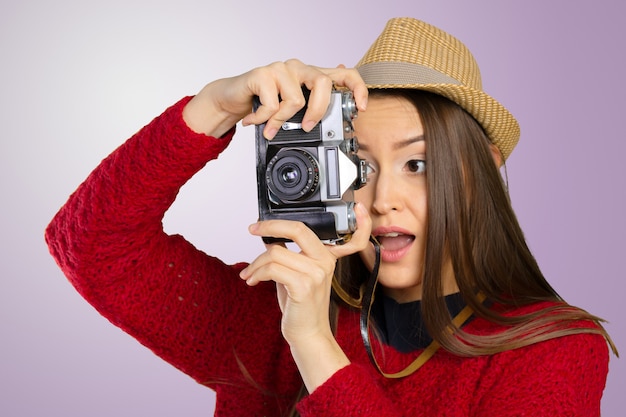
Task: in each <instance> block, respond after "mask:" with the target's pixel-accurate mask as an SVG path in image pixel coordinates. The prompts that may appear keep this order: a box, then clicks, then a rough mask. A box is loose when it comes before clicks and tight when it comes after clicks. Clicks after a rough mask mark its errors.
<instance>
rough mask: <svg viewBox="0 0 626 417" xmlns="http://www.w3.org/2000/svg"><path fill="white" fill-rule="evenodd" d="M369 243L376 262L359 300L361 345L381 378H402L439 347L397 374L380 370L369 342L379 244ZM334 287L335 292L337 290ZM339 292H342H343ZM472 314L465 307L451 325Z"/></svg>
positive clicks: (435, 345)
mask: <svg viewBox="0 0 626 417" xmlns="http://www.w3.org/2000/svg"><path fill="white" fill-rule="evenodd" d="M370 242H372V244H373V245H374V250H375V254H376V260H375V262H374V267H373V268H372V272H371V273H370V276H369V278H368V280H367V283H366V284H365V288H364V290H363V291H362V294H361V300H359V301H360V306H358V307H360V308H361V318H360V328H361V338H362V339H363V345H364V346H365V350H366V351H367V356H368V357H369V359H370V361H371V362H372V364H373V365H374V366H375V367H376V369H378V371H379V372H380V373H381V374H382V375H383V376H385V377H386V378H391V379H398V378H404V377H406V376H409V375H411V374H412V373H414V372H415V371H417V370H418V369H419V368H420V367H421V366H422V365H424V364H425V363H426V362H427V361H428V360H429V359H430V358H432V357H433V355H434V354H435V352H437V350H438V349H439V347H440V345H439V343H438V342H437V341H436V340H433V341H432V343H431V344H430V345H428V346H427V347H426V349H424V350H423V351H422V353H420V354H419V355H418V356H417V358H415V360H413V362H411V363H410V364H409V365H408V366H407V367H406V368H404V369H403V370H401V371H399V372H394V373H387V372H384V371H383V370H382V369H381V367H380V365H379V364H378V362H377V361H376V357H375V356H374V352H373V350H372V343H371V340H370V332H369V322H370V315H371V312H372V305H373V304H374V294H375V292H376V286H377V284H378V269H379V267H380V244H379V243H378V241H376V239H375V238H374V237H370ZM336 287H339V285H337V286H336ZM336 287H335V290H337V288H336ZM341 291H342V292H343V290H341ZM344 294H345V292H344ZM342 298H343V297H342ZM480 298H483V297H480ZM481 301H482V300H481ZM472 314H473V310H472V309H471V307H470V306H469V305H468V306H465V308H463V310H461V312H460V313H459V314H457V315H456V316H455V317H454V319H452V324H453V325H454V326H455V327H456V328H459V327H461V326H462V325H463V323H465V322H466V321H467V320H468V319H469V318H470V317H471V316H472Z"/></svg>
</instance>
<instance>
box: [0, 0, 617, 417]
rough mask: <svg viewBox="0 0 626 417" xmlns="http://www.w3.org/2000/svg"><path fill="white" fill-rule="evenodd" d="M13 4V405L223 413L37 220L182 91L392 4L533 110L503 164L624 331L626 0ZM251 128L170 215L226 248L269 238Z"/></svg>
mask: <svg viewBox="0 0 626 417" xmlns="http://www.w3.org/2000/svg"><path fill="white" fill-rule="evenodd" d="M16 3H17V2H8V1H3V3H2V6H1V11H0V57H1V62H2V64H1V65H0V83H1V86H2V88H1V92H2V93H1V94H0V109H1V111H0V129H1V130H0V132H1V133H0V138H1V143H2V152H0V158H1V164H0V169H1V170H2V175H1V176H0V184H1V186H2V189H1V192H2V196H3V197H2V201H3V202H2V204H1V205H0V207H1V210H2V216H0V221H1V222H2V223H1V228H0V230H1V231H2V238H1V243H2V247H1V249H2V250H1V252H0V259H1V261H2V262H1V265H2V277H1V278H0V333H1V334H2V339H1V343H0V384H1V385H2V386H1V387H0V415H2V416H7V417H11V416H39V415H47V416H68V417H71V416H91V417H98V416H111V415H116V416H120V417H124V416H144V415H145V416H147V415H149V416H154V417H157V416H171V415H186V416H207V415H211V414H212V409H213V394H212V392H211V391H209V390H207V389H205V388H202V387H200V386H198V385H196V384H195V383H194V382H193V381H192V380H191V379H190V378H189V377H187V376H185V375H183V374H181V373H180V372H178V371H177V370H175V369H173V368H172V367H170V366H169V365H167V364H165V363H164V362H162V361H161V360H160V359H159V358H157V357H155V356H154V355H153V354H152V353H151V352H150V351H148V350H146V349H145V348H144V347H142V346H140V345H139V344H137V343H136V342H135V341H134V340H133V339H131V338H130V337H129V336H127V335H126V334H124V333H122V332H121V331H120V330H118V329H117V328H115V327H113V326H112V325H110V324H109V323H108V322H107V321H106V320H105V319H103V318H102V317H100V316H99V315H98V314H97V313H96V312H95V311H94V310H93V309H92V308H91V307H90V306H89V305H87V303H86V302H84V301H83V300H82V299H81V298H80V297H79V296H78V295H77V294H76V292H75V291H74V290H73V289H72V288H71V286H70V285H69V284H68V283H67V281H66V280H65V279H64V277H63V276H62V274H61V272H60V271H59V269H58V268H57V267H56V265H55V264H54V262H53V260H52V258H51V257H50V256H49V255H48V252H47V248H46V247H45V245H44V242H43V230H44V228H45V226H46V224H47V223H48V222H49V221H50V219H51V217H52V216H53V214H54V213H55V212H56V210H57V209H58V208H59V207H60V206H61V205H62V204H63V202H64V201H65V199H66V198H67V196H68V195H69V194H70V193H71V192H72V191H73V190H74V189H75V188H76V186H77V185H78V184H79V183H80V182H81V181H82V180H83V179H84V177H85V176H86V175H87V174H88V173H89V172H90V171H91V169H93V167H94V166H95V165H96V164H97V163H98V162H99V161H100V160H101V159H102V158H103V157H104V156H106V155H107V154H108V153H109V152H110V151H112V150H113V149H114V148H115V147H116V146H118V145H119V144H120V143H122V142H123V141H124V140H125V139H126V138H127V137H129V136H130V135H131V134H132V133H134V132H135V131H136V130H137V129H139V128H140V127H141V126H143V125H144V124H146V123H147V122H149V121H150V120H151V119H152V118H153V117H154V116H156V115H158V114H159V113H160V112H161V111H162V110H163V109H164V108H166V107H167V106H169V105H170V104H172V103H173V102H175V101H176V100H178V99H179V98H180V97H182V96H183V95H188V94H194V93H195V92H197V91H198V90H199V89H200V88H201V87H202V86H203V85H204V84H205V83H206V82H208V81H210V80H213V79H215V78H218V77H223V76H230V75H234V74H238V73H241V72H243V71H246V70H248V69H249V68H251V67H253V66H257V65H263V64H266V63H269V62H272V61H275V60H284V59H287V58H291V57H298V58H300V59H302V60H304V61H306V62H310V63H313V64H316V65H320V66H335V65H337V64H339V63H344V64H346V65H352V64H354V63H356V61H357V60H358V59H359V57H360V56H361V55H362V54H363V53H364V52H365V50H366V48H367V47H368V46H369V45H370V43H371V42H372V41H373V40H374V38H375V37H376V36H377V35H378V33H379V32H380V30H381V29H382V27H383V25H384V23H385V22H386V21H387V19H388V18H390V17H394V16H405V15H407V16H413V17H418V18H421V19H423V20H426V21H428V22H430V23H433V24H435V25H437V26H440V27H441V28H443V29H445V30H447V31H449V32H450V33H452V34H454V35H456V36H457V37H459V38H460V39H461V40H463V41H464V42H465V43H466V44H467V45H468V46H469V48H470V49H471V50H472V51H473V52H474V54H475V56H476V58H477V60H478V62H479V64H480V66H481V70H482V73H483V80H484V86H485V89H486V91H487V92H489V93H490V94H492V95H493V96H494V97H496V98H497V99H499V100H500V101H501V102H502V103H504V104H505V105H506V106H507V107H508V108H509V109H510V110H511V111H512V112H513V114H515V115H516V116H517V118H518V119H519V121H520V123H521V126H522V139H521V142H520V144H519V146H518V148H517V149H516V150H515V152H514V153H513V155H512V156H511V158H510V159H509V162H508V176H509V185H510V190H511V197H512V200H513V204H514V206H515V208H516V210H517V213H518V215H519V218H520V221H521V223H522V226H523V227H524V230H525V232H526V235H527V238H528V241H529V244H530V246H531V248H532V250H533V251H534V253H535V255H536V257H537V259H538V261H539V263H540V265H541V266H542V268H543V269H544V272H545V273H546V275H547V276H548V277H549V280H550V281H551V282H552V284H553V285H554V286H555V287H556V288H557V290H558V291H559V292H560V293H561V294H562V295H563V296H564V297H565V298H566V299H567V300H568V301H570V302H571V303H573V304H576V305H579V306H581V307H584V308H586V309H587V310H589V311H591V312H593V313H595V314H597V315H599V316H601V317H604V318H606V319H607V320H608V321H609V324H608V325H607V329H608V330H609V332H610V333H611V335H612V336H613V338H614V340H615V342H616V343H617V344H618V346H619V347H621V348H622V351H625V350H626V330H625V326H624V323H623V322H621V321H620V320H621V319H622V317H623V314H620V307H621V303H622V302H623V299H624V296H623V289H624V268H623V259H624V253H623V252H624V248H625V246H626V245H625V238H624V236H625V234H626V222H625V220H624V218H625V213H626V204H625V201H624V197H625V191H624V179H625V171H624V167H623V159H624V154H625V153H626V143H625V139H626V138H625V134H624V127H623V122H624V119H625V114H624V110H625V106H624V104H623V99H624V97H625V96H626V89H625V87H624V85H625V83H624V75H625V74H626V65H625V63H624V50H625V46H624V41H625V40H626V29H624V27H625V26H624V24H623V19H624V10H623V6H621V5H620V2H619V1H617V0H616V1H596V2H583V1H516V2H513V1H510V2H509V1H498V0H492V1H487V0H480V1H477V0H474V1H471V2H468V1H465V0H456V1H453V0H448V1H441V0H437V1H435V0H432V1H416V0H413V1H406V0H403V1H401V2H400V1H398V2H396V1H384V2H380V1H372V0H367V1H363V2H338V1H329V0H316V1H315V2H308V3H305V2H294V1H274V2H260V1H250V0H243V1H239V2H234V1H233V2H217V1H199V0H196V1H194V0H180V1H176V2H172V1H169V2H163V1H147V0H146V1H133V0H125V1H120V0H111V1H108V2H97V3H96V2H82V1H78V0H74V1H72V0H59V1H56V2H46V1H43V0H35V1H22V2H19V5H15V4H16ZM252 139H253V131H252V129H251V128H241V129H240V130H239V132H238V136H237V138H236V140H235V141H234V142H233V144H232V146H231V147H230V148H229V149H228V150H227V151H226V152H225V153H224V155H223V157H222V158H220V160H219V161H217V162H216V163H214V164H211V165H210V166H208V167H207V168H206V169H205V170H203V171H202V172H201V173H199V174H198V175H197V176H196V177H194V178H193V179H192V180H191V181H190V182H189V183H188V184H187V185H186V186H185V187H184V188H183V190H182V191H181V194H180V197H179V199H178V201H177V202H176V203H175V205H174V206H173V207H172V209H171V210H170V211H169V212H168V214H167V216H166V221H165V225H166V229H167V230H168V231H171V232H177V233H182V234H184V235H185V236H187V238H188V239H189V240H191V241H192V242H193V243H194V244H196V245H197V246H198V247H199V248H201V249H203V250H205V251H207V252H208V253H211V254H214V255H217V256H219V257H221V258H223V259H224V260H225V261H227V262H234V261H239V260H251V259H253V257H254V256H255V254H256V253H258V252H259V251H260V249H261V245H260V243H259V242H258V241H257V239H254V238H252V237H250V236H248V234H247V232H246V226H247V225H248V224H249V223H251V222H253V221H254V220H255V219H256V194H255V183H254V175H255V173H254V154H253V142H252ZM217 172H219V173H220V175H219V177H216V176H215V174H216V173H217ZM215 178H219V180H218V181H216V180H215ZM231 192H232V194H231ZM231 195H232V197H231ZM209 196H213V198H210V197H209ZM215 196H218V197H219V196H222V197H223V198H215ZM215 216H218V217H221V218H222V220H219V221H218V222H217V223H218V224H216V222H215V219H214V218H215ZM209 218H212V219H211V220H209ZM620 300H621V301H620ZM581 359H582V360H584V358H581ZM572 366H575V364H572ZM624 370H625V365H624V361H623V360H621V361H620V360H618V359H616V358H615V357H611V363H610V373H609V378H608V382H607V388H606V390H605V395H604V399H603V402H602V410H603V415H605V416H618V415H623V410H624V409H625V408H626V402H625V400H624V386H625V384H626V377H625V375H624ZM584 389H585V388H584V387H581V390H584ZM442 401H445V398H442Z"/></svg>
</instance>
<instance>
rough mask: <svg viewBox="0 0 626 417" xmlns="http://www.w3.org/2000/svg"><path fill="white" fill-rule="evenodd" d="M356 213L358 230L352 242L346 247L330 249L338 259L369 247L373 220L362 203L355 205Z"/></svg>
mask: <svg viewBox="0 0 626 417" xmlns="http://www.w3.org/2000/svg"><path fill="white" fill-rule="evenodd" d="M354 213H355V215H356V221H357V229H356V230H355V232H354V233H353V234H352V237H351V239H350V241H349V242H347V243H346V244H344V245H335V246H332V247H330V249H329V250H330V252H331V253H332V254H333V255H334V256H335V257H337V258H341V257H343V256H347V255H351V254H353V253H356V252H360V251H362V250H363V249H365V248H366V247H367V245H369V240H370V235H371V233H372V219H371V217H370V216H369V213H368V212H367V209H366V208H365V206H364V205H363V204H361V203H357V204H356V205H355V207H354Z"/></svg>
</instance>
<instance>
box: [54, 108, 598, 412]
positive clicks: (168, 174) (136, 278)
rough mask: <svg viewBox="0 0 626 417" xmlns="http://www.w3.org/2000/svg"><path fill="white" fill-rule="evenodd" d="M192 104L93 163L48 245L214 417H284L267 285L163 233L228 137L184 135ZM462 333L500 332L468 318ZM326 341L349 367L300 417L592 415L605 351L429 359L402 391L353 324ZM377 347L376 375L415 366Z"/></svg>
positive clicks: (591, 339) (555, 346) (593, 340)
mask: <svg viewBox="0 0 626 417" xmlns="http://www.w3.org/2000/svg"><path fill="white" fill-rule="evenodd" d="M189 99H190V98H189V97H187V98H185V99H183V100H181V101H180V102H178V103H177V104H175V105H174V106H172V107H170V108H169V109H167V110H166V111H165V112H164V113H163V114H162V115H161V116H159V117H157V118H156V119H154V120H153V121H152V122H151V123H150V124H149V125H147V126H146V127H144V128H143V129H141V130H140V131H139V132H138V133H136V134H135V135H134V136H133V137H132V138H130V139H129V140H128V141H127V142H126V143H124V144H123V145H122V146H120V147H119V148H118V149H116V150H115V151H114V152H113V153H112V154H111V155H110V156H109V157H107V158H106V159H105V160H103V161H102V163H101V164H100V165H99V166H98V167H97V168H96V169H95V170H94V171H93V172H92V173H91V174H90V175H89V177H88V178H87V179H86V180H85V182H84V183H83V184H81V185H80V187H79V188H78V189H77V190H76V191H75V192H74V193H73V194H72V195H71V196H70V198H69V200H68V201H67V203H66V204H65V205H64V206H63V207H62V208H61V210H60V211H59V213H58V214H57V215H56V216H55V217H54V219H53V220H52V222H51V223H50V225H49V226H48V228H47V230H46V235H45V237H46V241H47V243H48V245H49V248H50V252H51V254H52V255H53V256H54V258H55V259H56V261H57V263H58V264H59V266H60V267H61V269H62V270H63V272H64V273H65V275H66V276H67V277H68V279H69V280H70V282H71V283H72V284H73V285H74V286H75V287H76V289H77V290H78V291H79V292H80V294H81V295H82V296H83V297H84V298H85V299H86V300H88V301H89V302H90V303H91V304H92V305H93V306H94V307H95V308H96V309H97V310H98V311H99V312H100V313H101V314H102V315H103V316H105V317H106V318H107V319H108V320H110V321H111V322H112V323H113V324H115V325H116V326H119V327H120V328H121V329H123V330H124V331H125V332H127V333H129V334H130V335H131V336H133V337H134V338H136V339H137V340H138V341H139V342H140V343H142V344H143V345H145V346H146V347H148V348H149V349H151V350H152V351H153V352H154V353H155V354H157V355H159V356H160V357H161V358H163V359H164V360H166V361H167V362H169V363H171V364H172V365H173V366H175V367H177V368H178V369H180V370H181V371H182V372H184V373H186V374H188V375H189V376H191V377H192V378H194V379H195V380H196V381H197V382H198V383H200V384H203V385H206V386H207V387H209V388H211V389H213V390H215V391H216V397H217V403H216V411H215V415H216V416H281V415H285V413H286V412H287V411H288V410H289V408H290V407H291V406H292V405H293V403H294V401H295V398H296V396H297V392H298V391H299V389H300V387H301V386H302V382H301V378H300V376H299V373H298V370H297V368H296V366H295V364H294V362H293V359H292V358H291V355H290V352H289V347H288V346H287V344H286V343H285V341H284V339H283V338H282V335H281V333H280V317H281V315H280V310H279V308H278V305H277V301H276V294H275V286H274V285H273V284H272V283H263V284H260V285H258V286H256V287H248V286H247V285H246V284H245V282H243V281H242V280H241V279H239V276H238V273H239V271H240V270H241V269H242V268H243V267H245V264H244V263H240V264H235V265H226V264H224V263H223V262H221V261H220V260H219V259H216V258H214V257H211V256H209V255H207V254H205V253H203V252H202V251H200V250H198V249H196V248H195V247H194V246H193V245H192V244H191V243H189V242H188V241H186V240H185V239H184V238H183V237H181V236H179V235H173V236H170V235H167V234H165V232H164V231H163V227H162V218H163V215H164V213H165V212H166V211H167V209H168V208H169V206H170V205H171V204H172V202H173V201H174V199H175V197H176V194H177V193H178V190H179V189H180V187H182V185H183V184H184V183H185V182H186V181H187V180H188V179H189V178H191V177H192V176H193V175H194V174H195V173H196V172H197V171H198V170H200V169H201V168H202V167H203V166H204V165H205V164H206V163H207V161H210V160H212V159H215V158H217V157H218V155H219V153H220V152H222V151H223V150H224V149H225V148H226V146H227V145H228V143H229V142H230V140H231V139H232V135H233V134H234V129H233V130H232V131H230V132H229V133H228V134H227V135H225V137H223V138H219V139H217V138H211V137H206V136H204V135H200V134H196V133H194V132H193V131H191V130H190V129H189V128H188V127H187V126H186V125H185V123H184V121H183V119H182V109H183V107H184V105H185V104H186V103H187V102H188V101H189ZM233 250H237V249H236V247H233ZM541 307H542V306H541V305H536V306H532V307H527V308H526V310H535V309H538V308H541ZM523 312H524V310H520V311H518V312H516V314H518V313H523ZM466 330H467V331H470V332H473V333H476V334H489V333H492V332H495V331H498V328H497V326H494V325H492V324H490V323H487V322H486V321H484V320H481V319H475V320H473V321H472V322H471V323H470V324H469V325H468V326H467V327H466ZM337 340H338V342H339V343H340V345H341V346H342V348H343V349H344V351H345V352H346V354H347V355H348V357H349V358H350V360H351V361H352V364H351V365H348V366H347V367H345V368H343V369H341V370H340V371H338V372H337V373H336V374H335V375H333V376H332V377H331V378H330V379H329V380H328V381H327V382H326V383H325V384H324V385H322V386H321V387H319V388H318V389H317V390H315V391H314V392H313V393H312V394H311V395H309V396H307V397H306V398H305V399H303V400H302V401H301V402H300V403H299V404H298V410H299V412H300V413H301V415H302V416H338V417H339V416H341V417H346V416H357V415H363V416H365V415H367V416H458V417H460V416H499V417H503V416H526V415H528V416H530V415H532V416H585V417H588V416H598V415H599V414H600V399H601V396H602V391H603V389H604V384H605V380H606V375H607V372H608V348H607V345H606V342H605V341H604V339H603V338H602V337H601V336H598V335H590V334H582V335H575V336H566V337H561V338H558V339H554V340H550V341H546V342H542V343H538V344H535V345H532V346H529V347H525V348H521V349H516V350H513V351H508V352H504V353H501V354H497V355H491V356H484V357H477V358H462V357H457V356H454V355H451V354H449V353H447V352H445V351H442V350H440V351H439V352H437V353H436V354H435V356H434V357H433V358H432V359H430V360H429V361H428V362H427V363H426V364H425V365H424V366H423V367H422V368H421V369H420V370H419V371H418V372H416V373H415V374H413V375H411V376H410V377H407V378H404V379H400V380H390V379H385V378H384V377H382V376H381V375H380V374H378V373H377V371H376V370H375V369H374V368H373V367H372V366H371V364H370V363H369V360H368V358H367V354H366V352H365V349H364V348H363V344H362V342H361V337H360V332H359V317H358V313H357V312H354V311H349V310H342V311H341V312H340V317H339V325H338V330H337ZM374 348H375V351H376V355H377V358H378V360H379V362H380V363H381V365H382V367H383V368H384V369H385V371H387V372H392V371H396V370H399V369H401V368H402V367H404V366H406V365H407V364H408V363H409V362H411V360H412V359H413V358H414V357H415V355H416V354H417V353H415V352H414V353H411V354H402V353H399V352H397V351H395V350H394V349H393V348H390V347H388V346H380V345H378V344H375V346H374ZM418 353H419V352H418Z"/></svg>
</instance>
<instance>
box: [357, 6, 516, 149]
mask: <svg viewBox="0 0 626 417" xmlns="http://www.w3.org/2000/svg"><path fill="white" fill-rule="evenodd" d="M357 69H358V70H359V72H360V73H361V76H362V77H363V79H364V80H365V82H366V84H367V85H368V87H369V88H408V89H419V90H424V91H430V92H433V93H436V94H439V95H442V96H444V97H446V98H448V99H450V100H452V101H454V102H455V103H457V104H458V105H459V106H461V107H462V108H464V109H465V110H466V111H467V112H469V113H470V114H471V115H472V116H473V117H474V118H475V119H476V120H477V121H478V122H479V123H480V124H481V126H482V127H483V129H484V130H485V133H486V134H487V135H488V136H489V138H490V139H491V141H492V142H493V143H494V144H495V145H496V146H497V147H498V148H499V149H500V152H502V155H503V157H504V158H505V159H506V158H508V157H509V155H510V154H511V152H512V151H513V148H514V147H515V145H516V144H517V142H518V141H519V136H520V128H519V124H518V123H517V120H515V118H514V117H513V115H512V114H511V113H510V112H509V111H508V110H507V109H506V108H505V107H504V106H502V105H501V104H500V103H499V102H498V101H496V100H495V99H494V98H492V97H491V96H489V95H488V94H486V93H485V92H483V91H482V81H481V76H480V69H479V67H478V64H477V63H476V60H475V59H474V57H473V56H472V54H471V52H470V51H469V49H468V48H467V47H466V46H465V45H464V44H463V43H461V42H460V41H459V40H458V39H456V38H455V37H453V36H452V35H450V34H448V33H446V32H444V31H442V30H441V29H438V28H436V27H434V26H432V25H429V24H428V23H425V22H422V21H420V20H416V19H413V18H394V19H391V20H390V21H389V22H387V25H386V27H385V29H384V30H383V32H382V33H381V35H380V36H379V37H378V39H376V41H375V42H374V43H373V44H372V46H371V47H370V48H369V50H368V51H367V53H366V54H365V55H364V56H363V58H361V60H360V61H359V62H358V64H357Z"/></svg>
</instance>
